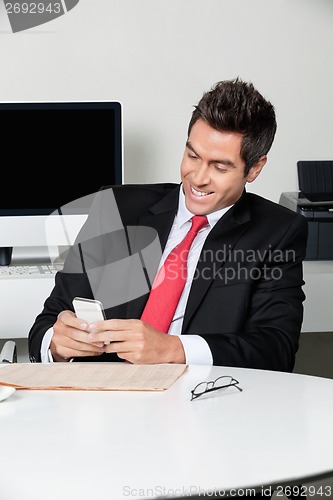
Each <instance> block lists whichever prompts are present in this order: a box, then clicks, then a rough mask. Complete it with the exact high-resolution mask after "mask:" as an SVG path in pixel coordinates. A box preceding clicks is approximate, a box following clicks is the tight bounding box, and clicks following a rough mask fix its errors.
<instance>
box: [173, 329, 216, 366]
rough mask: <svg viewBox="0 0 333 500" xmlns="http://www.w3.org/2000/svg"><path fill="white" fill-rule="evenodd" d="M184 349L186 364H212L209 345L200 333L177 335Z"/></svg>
mask: <svg viewBox="0 0 333 500" xmlns="http://www.w3.org/2000/svg"><path fill="white" fill-rule="evenodd" d="M179 339H180V340H181V342H182V344H183V348H184V351H185V359H186V363H187V364H188V365H210V366H212V364H213V356H212V353H211V350H210V347H209V345H208V344H207V342H206V341H205V339H203V338H202V337H200V335H179Z"/></svg>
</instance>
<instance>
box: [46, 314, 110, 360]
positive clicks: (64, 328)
mask: <svg viewBox="0 0 333 500" xmlns="http://www.w3.org/2000/svg"><path fill="white" fill-rule="evenodd" d="M88 328H89V325H88V323H86V322H84V321H82V320H81V319H79V318H77V317H76V316H75V314H74V313H73V312H72V311H62V312H61V313H60V314H59V315H58V318H57V321H56V323H55V324H54V325H53V331H54V333H53V336H52V340H51V345H50V350H51V354H52V357H53V359H54V361H69V360H70V359H71V358H73V357H75V356H98V355H99V354H103V352H105V349H104V343H103V342H95V341H92V340H91V336H89V332H88Z"/></svg>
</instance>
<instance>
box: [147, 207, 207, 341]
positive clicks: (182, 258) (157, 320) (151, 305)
mask: <svg viewBox="0 0 333 500" xmlns="http://www.w3.org/2000/svg"><path fill="white" fill-rule="evenodd" d="M191 221H192V226H191V228H190V230H189V232H188V233H187V234H186V236H185V238H184V239H183V241H181V242H180V243H179V244H178V245H177V246H176V247H175V248H174V249H173V250H171V252H170V253H169V255H168V257H167V258H166V260H165V262H164V264H163V266H162V267H161V269H160V270H159V271H158V273H157V275H156V277H155V280H154V283H153V286H152V289H151V291H150V294H149V297H148V301H147V304H146V306H145V309H144V311H143V313H142V316H141V319H142V320H143V321H145V322H146V323H148V324H149V325H150V326H152V327H153V328H155V329H156V330H158V331H160V332H164V333H167V332H168V330H169V327H170V324H171V321H172V318H173V316H174V313H175V310H176V308H177V305H178V302H179V299H180V296H181V294H182V291H183V289H184V286H185V283H186V278H187V258H188V254H189V251H190V248H191V245H192V242H193V240H194V238H195V237H196V235H197V234H198V231H199V230H200V229H202V228H203V227H204V226H206V225H207V224H208V220H207V217H206V216H204V215H194V217H192V219H191Z"/></svg>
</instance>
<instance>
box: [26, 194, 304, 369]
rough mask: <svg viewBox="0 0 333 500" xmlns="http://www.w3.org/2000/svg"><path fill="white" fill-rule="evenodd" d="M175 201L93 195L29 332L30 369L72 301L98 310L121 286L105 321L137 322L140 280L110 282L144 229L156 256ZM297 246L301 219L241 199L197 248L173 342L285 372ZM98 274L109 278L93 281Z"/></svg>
mask: <svg viewBox="0 0 333 500" xmlns="http://www.w3.org/2000/svg"><path fill="white" fill-rule="evenodd" d="M113 196H114V198H115V200H116V204H117V210H119V214H120V217H121V223H122V225H123V226H124V228H125V230H123V229H121V228H119V221H117V220H116V219H117V217H115V218H113V217H112V213H113V212H114V210H115V205H114V204H113V202H112V201H110V200H112V199H113ZM178 196H179V185H177V184H151V185H124V186H114V187H113V188H112V189H110V188H109V189H105V190H103V191H102V192H100V193H99V199H98V202H97V203H96V204H95V206H94V207H93V208H92V210H91V213H90V215H89V217H88V220H87V223H86V224H85V225H84V226H83V229H82V230H81V232H80V234H79V236H78V239H77V242H78V244H77V245H74V246H73V248H72V249H71V251H70V254H69V255H68V257H67V260H66V264H65V267H64V271H63V272H59V273H58V274H57V275H56V280H55V287H54V289H53V291H52V293H51V295H50V297H48V298H47V299H46V301H45V304H44V309H43V311H42V312H41V314H39V315H38V316H37V318H36V321H35V323H34V325H33V326H32V328H31V330H30V332H29V351H30V359H31V361H40V347H41V342H42V338H43V335H44V333H45V332H46V330H47V329H48V328H50V327H51V326H52V325H53V324H54V323H55V321H56V317H57V315H58V314H59V312H60V311H61V310H63V309H71V310H72V309H73V307H72V299H73V297H74V296H84V297H88V298H89V297H90V298H93V297H95V298H101V299H102V300H103V302H105V298H106V297H111V296H112V294H114V290H115V289H116V287H118V288H119V287H120V288H121V289H122V290H121V294H120V296H121V297H122V299H121V301H122V303H118V302H120V301H119V300H118V301H116V302H115V303H114V304H111V305H110V307H107V309H106V315H107V317H108V318H140V315H141V313H142V311H143V308H144V305H145V303H146V300H147V297H148V292H147V290H146V291H145V292H143V293H142V292H141V293H140V291H139V296H137V295H138V293H137V292H136V291H135V287H138V281H139V280H140V279H142V276H137V275H136V274H135V273H134V275H135V278H133V276H132V277H131V276H129V277H128V280H123V279H121V276H123V275H121V274H120V278H119V275H118V274H117V273H118V270H119V268H120V267H121V265H120V262H121V261H122V260H123V258H124V255H125V253H124V252H126V251H127V250H128V249H130V250H129V252H130V253H132V255H138V251H139V250H142V249H143V248H144V247H145V245H146V246H149V245H148V244H147V242H148V243H152V242H153V240H154V238H153V236H152V235H151V234H150V233H149V228H153V229H155V230H156V231H157V234H158V237H159V241H160V243H161V247H162V249H163V248H164V246H165V244H166V241H167V238H168V235H169V232H170V230H171V227H172V223H173V220H174V217H175V214H176V212H177V208H178ZM112 211H113V212H112ZM106 215H107V216H106ZM110 219H115V220H113V221H112V224H111V226H113V227H110V225H109V226H108V224H109V221H110ZM117 224H118V226H117ZM137 227H143V228H147V231H148V233H149V234H148V237H147V238H148V239H147V238H146V239H145V238H144V239H145V242H144V243H143V242H142V237H141V235H139V236H138V235H137V234H136V233H135V231H136V230H135V228H137ZM116 234H117V235H118V236H119V237H118V238H116V237H115V235H116ZM152 234H153V233H152ZM146 236H147V235H146ZM306 241H307V223H306V220H305V218H304V217H302V216H301V215H298V214H296V213H294V212H292V211H291V210H288V209H286V208H284V207H282V206H280V205H278V204H276V203H273V202H271V201H268V200H266V199H264V198H262V197H260V196H257V195H255V194H251V193H247V192H246V191H245V190H244V193H243V195H242V196H241V198H240V199H239V200H238V201H237V202H236V203H235V205H234V206H233V207H232V208H231V209H230V210H228V211H227V213H226V214H225V215H224V216H223V217H221V219H220V220H219V221H218V223H217V224H216V225H215V226H214V228H213V229H212V230H211V232H210V233H209V235H208V237H207V239H206V241H205V244H204V247H203V249H202V252H201V256H200V259H199V262H198V266H197V269H196V273H195V279H194V281H193V283H192V287H191V290H190V294H189V298H188V303H187V306H186V310H185V316H184V321H183V326H182V334H184V335H186V334H195V335H200V336H202V337H203V338H204V339H205V340H206V341H207V343H208V344H209V347H210V349H211V352H212V355H213V362H214V364H215V365H225V366H239V367H249V368H260V369H270V370H280V371H292V369H293V367H294V362H295V353H296V351H297V349H298V341H299V335H300V330H301V325H302V319H303V301H304V298H305V296H304V293H303V291H302V286H303V284H304V281H303V275H302V261H303V259H304V257H305V251H306ZM155 243H156V241H155ZM141 256H142V254H141ZM152 260H154V259H152ZM148 261H149V262H148V265H146V266H145V265H144V266H143V267H144V268H145V269H144V273H145V276H146V277H148V275H149V276H150V277H151V276H152V274H154V269H156V266H157V264H158V259H156V262H152V263H150V260H149V258H148ZM146 264H147V258H146ZM150 264H151V265H150ZM105 266H106V267H108V269H109V272H108V273H105V272H104V271H103V272H101V269H105ZM147 268H150V269H148V270H147ZM110 269H111V274H110ZM88 275H89V278H88ZM105 275H106V276H107V279H104V278H105ZM113 277H114V278H113ZM147 281H149V280H147ZM92 283H93V285H92ZM101 283H102V284H101ZM109 287H111V288H109ZM139 289H140V286H139ZM133 290H134V291H133ZM146 292H147V293H146ZM108 294H109V295H108ZM124 297H126V298H124ZM76 359H77V360H80V361H96V360H98V361H102V360H105V361H112V360H117V361H119V358H118V357H117V356H116V355H107V354H105V355H102V356H99V357H92V358H76Z"/></svg>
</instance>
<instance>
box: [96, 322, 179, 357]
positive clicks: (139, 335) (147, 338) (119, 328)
mask: <svg viewBox="0 0 333 500" xmlns="http://www.w3.org/2000/svg"><path fill="white" fill-rule="evenodd" d="M89 330H90V332H91V333H90V334H89V335H88V337H89V338H90V339H91V342H94V343H95V345H100V343H104V342H106V341H107V342H108V341H109V342H110V344H109V345H106V346H104V351H105V352H108V353H117V354H118V356H119V358H122V359H126V360H127V361H130V362H131V363H135V364H153V363H185V362H186V361H185V353H184V349H183V344H182V342H181V341H180V339H179V337H178V336H177V335H167V334H165V333H162V332H158V331H157V330H155V329H154V328H152V327H151V326H150V325H148V324H147V323H145V322H144V321H141V320H139V319H109V320H104V321H97V322H95V323H91V324H90V325H89ZM96 342H97V344H96Z"/></svg>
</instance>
